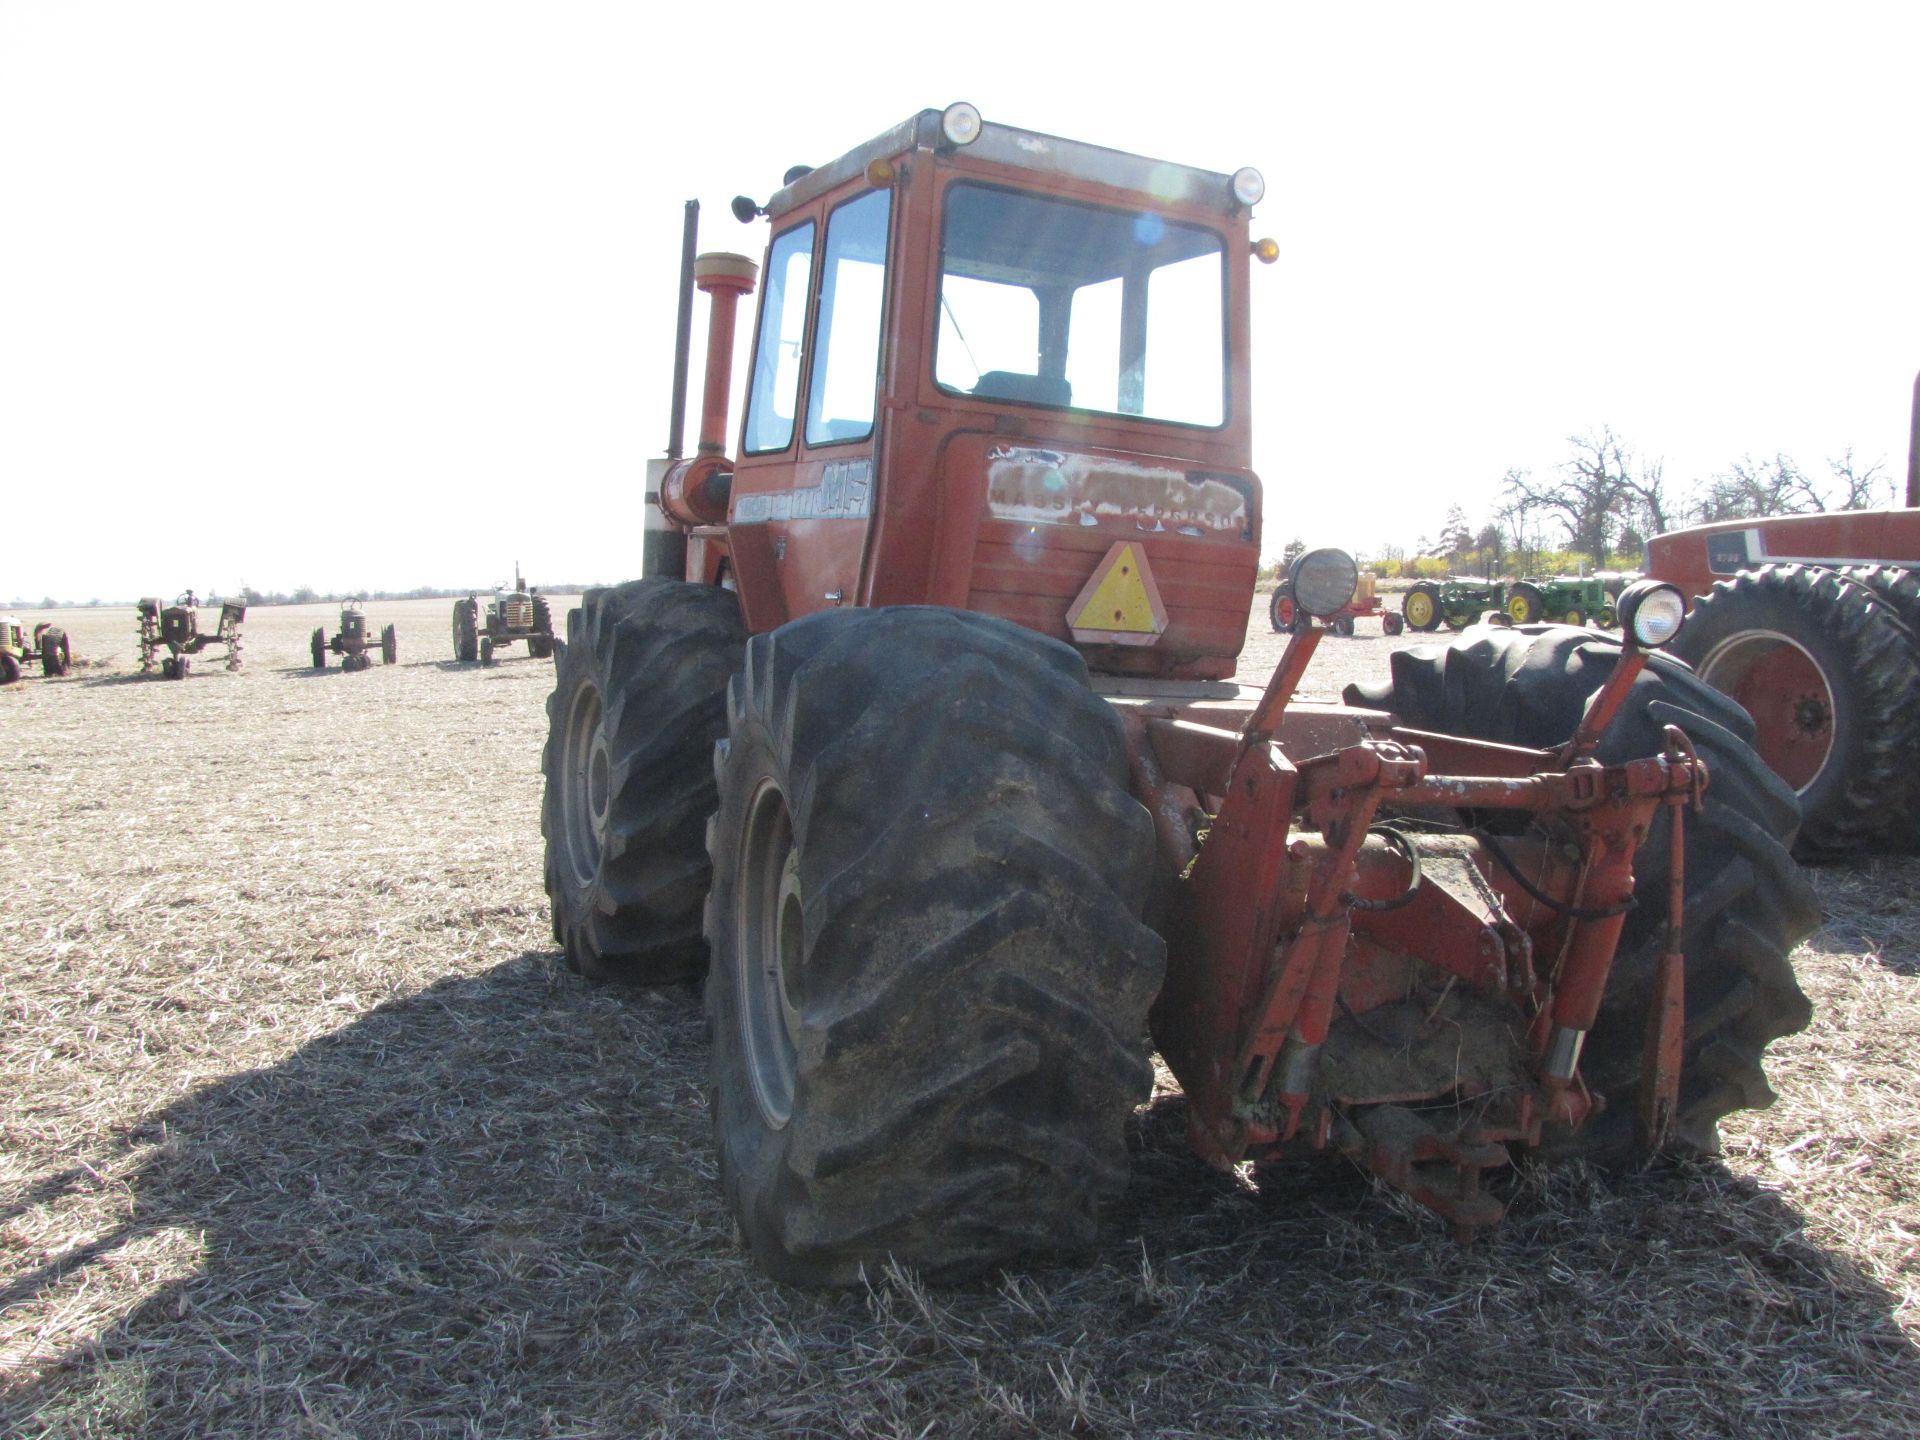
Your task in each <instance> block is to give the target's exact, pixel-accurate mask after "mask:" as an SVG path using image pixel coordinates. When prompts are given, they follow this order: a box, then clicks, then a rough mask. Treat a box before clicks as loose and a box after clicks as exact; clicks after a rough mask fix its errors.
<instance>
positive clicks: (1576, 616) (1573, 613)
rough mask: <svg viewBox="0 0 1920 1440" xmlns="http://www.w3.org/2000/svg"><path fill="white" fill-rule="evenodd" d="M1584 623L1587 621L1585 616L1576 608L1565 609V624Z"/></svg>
mask: <svg viewBox="0 0 1920 1440" xmlns="http://www.w3.org/2000/svg"><path fill="white" fill-rule="evenodd" d="M1586 623H1587V617H1586V616H1584V615H1582V614H1581V613H1580V612H1579V611H1578V610H1569V611H1567V624H1569V625H1584V624H1586Z"/></svg>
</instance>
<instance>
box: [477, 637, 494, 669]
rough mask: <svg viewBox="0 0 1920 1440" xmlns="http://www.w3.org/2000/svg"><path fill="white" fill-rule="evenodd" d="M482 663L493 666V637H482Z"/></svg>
mask: <svg viewBox="0 0 1920 1440" xmlns="http://www.w3.org/2000/svg"><path fill="white" fill-rule="evenodd" d="M480 663H481V664H482V665H491V664H493V637H492V636H491V635H482V636H481V637H480Z"/></svg>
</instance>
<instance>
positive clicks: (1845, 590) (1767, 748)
mask: <svg viewBox="0 0 1920 1440" xmlns="http://www.w3.org/2000/svg"><path fill="white" fill-rule="evenodd" d="M1673 653H1674V654H1675V655H1676V656H1678V657H1679V658H1680V659H1682V660H1685V661H1687V662H1688V663H1690V664H1691V665H1692V666H1693V667H1694V669H1695V670H1696V671H1698V672H1699V674H1700V678H1701V679H1703V680H1705V681H1706V682H1707V683H1708V684H1709V685H1712V686H1714V687H1715V688H1716V689H1719V690H1722V691H1724V692H1726V693H1727V694H1728V695H1731V696H1732V697H1733V698H1734V699H1735V700H1737V701H1739V702H1740V704H1741V705H1743V706H1745V707H1746V709H1747V711H1748V712H1749V713H1750V714H1751V715H1752V716H1753V721H1754V727H1755V729H1754V736H1755V739H1754V745H1755V748H1756V749H1757V750H1759V752H1760V756H1761V758H1762V759H1763V760H1765V761H1766V762H1767V764H1769V765H1770V766H1772V767H1773V770H1774V772H1775V773H1776V774H1778V775H1779V776H1780V777H1781V778H1782V779H1783V780H1785V781H1786V782H1787V783H1788V784H1789V785H1791V786H1792V787H1793V788H1794V790H1795V791H1796V792H1797V793H1798V795H1799V797H1800V808H1801V812H1802V820H1801V826H1800V843H1799V853H1800V855H1801V856H1802V858H1804V859H1809V860H1819V859H1828V858H1832V857H1834V856H1838V855H1845V854H1849V853H1852V852H1853V851H1856V850H1861V849H1865V848H1867V847H1869V846H1872V845H1875V844H1878V843H1882V842H1896V841H1900V840H1903V839H1904V838H1905V836H1906V834H1907V830H1908V824H1909V819H1910V815H1909V804H1910V801H1911V799H1912V796H1913V788H1912V787H1913V781H1914V776H1915V772H1916V769H1920V727H1916V725H1915V723H1914V717H1915V715H1916V714H1920V654H1916V650H1915V643H1914V637H1913V632H1912V631H1910V630H1909V629H1908V628H1907V627H1906V625H1905V624H1903V623H1902V622H1901V620H1900V618H1899V616H1898V614H1897V613H1896V612H1895V610H1894V608H1893V607H1892V606H1891V605H1889V604H1888V603H1886V602H1885V601H1883V600H1882V599H1881V598H1880V596H1879V595H1878V594H1877V593H1876V592H1875V591H1874V590H1872V589H1869V588H1866V587H1863V586H1859V585H1852V584H1849V583H1847V582H1846V581H1845V580H1844V579H1843V578H1842V576H1841V574H1840V573H1839V572H1837V571H1833V570H1824V569H1820V568H1818V567H1810V566H1805V565H1765V566H1762V567H1761V568H1760V569H1758V570H1752V571H1748V572H1745V573H1743V574H1740V575H1736V576H1734V577H1732V578H1731V579H1728V580H1720V581H1717V582H1715V584H1714V587H1713V589H1712V590H1711V591H1709V592H1708V593H1707V594H1706V595H1703V596H1701V597H1700V598H1699V599H1698V600H1696V601H1695V602H1694V606H1693V613H1692V614H1691V615H1690V616H1689V617H1688V619H1687V623H1686V626H1685V628H1684V629H1682V630H1681V632H1680V637H1679V639H1678V640H1676V641H1675V642H1674V646H1673Z"/></svg>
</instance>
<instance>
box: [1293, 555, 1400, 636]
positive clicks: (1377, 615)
mask: <svg viewBox="0 0 1920 1440" xmlns="http://www.w3.org/2000/svg"><path fill="white" fill-rule="evenodd" d="M1363 615H1364V616H1367V617H1369V618H1372V619H1378V620H1379V622H1380V633H1381V634H1382V635H1387V636H1393V635H1398V634H1400V633H1401V632H1402V631H1404V630H1405V629H1406V628H1407V622H1406V620H1405V619H1404V618H1403V617H1402V616H1400V615H1399V614H1398V613H1397V612H1395V611H1392V610H1389V609H1387V608H1386V607H1385V606H1384V605H1382V604H1381V603H1380V589H1379V581H1378V580H1376V579H1375V578H1374V576H1373V575H1371V574H1370V573H1368V572H1367V571H1365V570H1362V571H1361V572H1360V581H1359V584H1357V585H1356V586H1355V587H1354V591H1353V599H1351V600H1349V601H1348V602H1347V603H1346V605H1345V606H1343V607H1342V608H1341V610H1340V611H1339V613H1337V614H1334V615H1331V616H1329V617H1327V629H1329V630H1331V631H1332V632H1333V633H1334V634H1335V635H1343V636H1348V637H1351V636H1352V634H1353V631H1354V624H1353V622H1354V620H1355V619H1357V618H1358V617H1360V616H1363ZM1267 622H1268V623H1269V624H1270V625H1272V626H1273V628H1274V630H1275V631H1276V632H1280V631H1286V630H1293V629H1297V628H1299V627H1302V626H1305V625H1307V624H1310V623H1311V621H1310V619H1309V617H1308V615H1307V613H1306V611H1304V610H1302V609H1301V608H1300V607H1299V606H1298V605H1296V604H1295V603H1294V599H1293V581H1292V579H1291V578H1290V577H1286V576H1283V577H1282V578H1281V580H1280V583H1279V584H1277V585H1275V586H1274V587H1273V598H1272V599H1270V600H1269V601H1268V602H1267Z"/></svg>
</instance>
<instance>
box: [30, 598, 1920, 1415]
mask: <svg viewBox="0 0 1920 1440" xmlns="http://www.w3.org/2000/svg"><path fill="white" fill-rule="evenodd" d="M370 608H371V609H372V610H373V612H374V619H375V622H376V623H386V622H387V621H388V620H390V619H391V620H396V621H397V622H398V624H399V628H400V642H401V654H402V658H403V661H404V662H405V663H403V664H402V665H401V666H400V667H398V668H397V669H394V670H390V671H389V670H383V669H382V668H381V667H378V666H376V667H375V668H374V669H373V670H371V671H369V672H367V673H365V674H362V675H341V674H339V673H338V672H337V671H335V672H330V673H328V674H327V675H324V676H316V675H313V674H311V673H308V672H306V671H305V670H304V669H303V668H301V661H302V659H303V656H304V646H305V640H306V634H307V631H308V630H309V629H310V628H311V627H312V626H313V625H314V624H316V623H319V622H320V621H321V619H322V618H324V612H322V611H321V610H319V609H317V608H315V609H308V610H305V611H279V612H266V611H263V612H258V614H257V615H256V617H255V618H254V620H253V621H252V622H251V623H250V624H249V627H248V638H249V642H250V649H249V651H248V658H249V665H248V668H247V669H246V670H245V671H243V672H242V673H241V674H239V675H237V676H230V675H227V674H224V673H222V672H220V671H219V670H218V668H217V665H214V666H206V667H203V669H202V671H197V672H196V674H195V675H194V676H193V678H191V679H190V680H188V681H187V682H186V683H185V684H180V685H173V684H167V683H164V682H160V681H157V680H155V681H138V680H133V679H130V678H128V677H127V676H126V673H125V671H126V667H127V665H128V663H129V661H130V659H131V654H132V646H131V634H132V628H131V618H130V616H125V615H124V614H123V615H119V616H115V615H111V614H108V613H106V612H102V613H100V614H98V615H89V616H76V617H75V620H76V623H75V624H74V626H73V627H72V628H73V630H74V633H75V639H76V644H77V645H79V646H80V647H81V648H82V651H83V653H87V654H90V655H94V656H96V657H107V658H112V659H113V665H112V666H102V667H94V668H90V669H88V670H86V671H84V672H82V673H81V674H79V675H77V676H75V677H73V678H71V679H68V680H65V681H53V682H38V681H29V682H28V683H27V684H26V685H24V686H21V687H16V688H15V689H13V690H11V691H8V692H5V693H0V732H4V734H5V737H6V742H7V753H8V762H9V769H8V772H7V774H6V778H5V780H4V782H0V783H4V785H5V790H4V793H3V795H0V863H3V864H4V875H5V877H6V882H7V884H8V887H9V888H8V899H7V902H6V904H5V906H4V908H3V909H0V1076H4V1080H3V1081H0V1387H4V1388H0V1435H6V1436H10V1437H11V1436H40V1435H48V1436H55V1435H58V1436H66V1435H100V1436H106V1435H125V1436H134V1435H139V1436H155V1437H171V1436H182V1437H184V1436H215V1435H221V1436H244V1437H267V1436H275V1437H278V1436H354V1437H362V1436H364V1437H375V1436H442V1435H445V1436H464V1435H476V1436H608V1437H612V1436H629V1435H655V1434H658V1435H690V1436H709V1435H720V1436H735V1435H737V1436H747V1435H768V1434H783V1435H818V1436H847V1435H851V1436H923V1435H932V1436H941V1435H992V1436H1001V1435H1004V1436H1041V1435H1063V1434H1074V1435H1090V1436H1131V1435H1141V1436H1145V1435H1168V1436H1181V1435H1191V1436H1208V1437H1212V1436H1235V1435H1248V1436H1255V1435H1258V1436H1267V1435H1287V1434H1301V1435H1316V1436H1317V1435H1447V1436H1519V1435H1598V1434H1605V1435H1670V1434H1679V1433H1688V1434H1693V1435H1703V1436H1705V1435H1727V1436H1753V1435H1782V1436H1786V1435H1794V1436H1799V1435H1814V1434H1821V1435H1886V1436H1902V1437H1906V1436H1911V1435H1913V1434H1915V1433H1916V1432H1920V1352H1917V1351H1916V1341H1920V1316H1917V1315H1916V1310H1915V1298H1916V1263H1915V1247H1916V1245H1917V1244H1920V1158H1917V1157H1916V1154H1915V1146H1914V1142H1913V1138H1912V1137H1913V1133H1914V1119H1913V1117H1914V1112H1915V1100H1916V1091H1917V1090H1920V1083H1917V1082H1916V1079H1915V1067H1914V1065H1913V1062H1912V1056H1913V1054H1914V1052H1915V1047H1916V1042H1920V950H1916V944H1915V934H1916V927H1915V925H1914V923H1913V917H1912V914H1911V911H1912V910H1913V908H1914V906H1915V905H1916V903H1920V898H1917V897H1920V865H1916V863H1915V862H1912V861H1906V860H1899V861H1895V860H1882V861H1875V862H1870V863H1868V864H1866V865H1863V866H1860V867H1857V868H1852V869H1834V870H1829V871H1827V872H1824V874H1823V875H1822V876H1821V885H1822V889H1823V894H1824V897H1825V899H1826V901H1827V904H1828V907H1829V912H1830V916H1831V918H1830V922H1829V924H1828V926H1827V928H1826V930H1824V931H1823V932H1822V934H1821V935H1820V936H1818V937H1816V940H1815V943H1814V944H1812V945H1811V946H1809V947H1807V948H1806V949H1805V950H1803V952H1802V953H1801V956H1800V961H1801V967H1802V972H1803V975H1804V977H1805V981H1806V984H1807V986H1808V988H1809V990H1810V991H1811V993H1812V995H1813V997H1814V1000H1815V1003H1816V1006H1817V1007H1818V1008H1817V1018H1816V1020H1815V1023H1814V1026H1813V1028H1812V1029H1811V1030H1809V1031H1808V1032H1807V1033H1806V1034H1804V1035H1802V1036H1800V1037H1797V1038H1795V1039H1793V1040H1791V1041H1788V1042H1786V1043H1784V1044H1782V1045H1781V1046H1779V1047H1778V1051H1777V1058H1776V1061H1775V1064H1774V1077H1775V1084H1776V1088H1778V1090H1779V1091H1780V1094H1781V1100H1780V1103H1779V1104H1778V1105H1776V1106H1775V1107H1774V1108H1773V1109H1771V1110H1769V1111H1766V1112H1764V1113H1760V1114H1756V1115H1752V1116H1748V1117H1743V1118H1741V1119H1739V1120H1738V1121H1736V1122H1735V1123H1734V1124H1732V1125H1731V1126H1730V1127H1729V1131H1728V1137H1727V1157H1726V1160H1725V1163H1724V1164H1722V1163H1713V1164H1696V1165H1688V1166H1681V1167H1671V1168H1662V1169H1659V1170H1656V1171H1654V1172H1652V1173H1648V1174H1644V1175H1638V1176H1634V1177H1629V1178H1627V1179H1624V1180H1602V1179H1600V1178H1597V1177H1595V1176H1592V1175H1589V1174H1587V1173H1585V1172H1582V1171H1577V1170H1576V1171H1569V1172H1560V1173H1554V1174H1544V1175H1530V1176H1527V1177H1524V1178H1521V1179H1520V1180H1519V1181H1518V1182H1517V1183H1516V1184H1515V1186H1514V1190H1513V1197H1512V1198H1513V1214H1512V1218H1511V1219H1510V1221H1509V1223H1508V1224H1507V1225H1506V1226H1505V1227H1504V1228H1503V1229H1501V1230H1500V1231H1498V1232H1497V1233H1495V1234H1493V1235H1492V1236H1490V1237H1488V1238H1487V1239H1485V1240H1483V1241H1482V1242H1481V1243H1479V1244H1478V1245H1476V1246H1475V1247H1474V1248H1472V1249H1462V1248H1460V1247H1458V1246H1456V1245H1455V1244H1454V1243H1453V1242H1452V1241H1451V1240H1450V1239H1448V1238H1447V1236H1446V1234H1445V1233H1444V1230H1443V1228H1442V1227H1441V1226H1440V1225H1439V1224H1437V1223H1436V1222H1434V1221H1433V1220H1432V1219H1431V1218H1430V1217H1428V1216H1426V1215H1424V1214H1423V1213H1421V1212H1419V1211H1418V1210H1416V1209H1415V1208H1413V1207H1411V1206H1409V1205H1407V1204H1406V1203H1404V1202H1402V1201H1400V1200H1398V1199H1397V1198H1396V1197H1394V1196H1393V1195H1391V1194H1389V1193H1386V1192H1383V1191H1380V1190H1378V1189H1375V1188H1373V1187H1370V1186H1369V1185H1367V1184H1366V1183H1364V1182H1363V1181H1361V1180H1359V1179H1357V1178H1356V1177H1355V1176H1354V1175H1353V1174H1352V1173H1351V1172H1349V1171H1345V1170H1343V1169H1342V1168H1341V1167H1340V1165H1339V1164H1338V1163H1337V1162H1335V1163H1329V1164H1326V1165H1321V1166H1303V1167H1298V1168H1287V1169H1284V1170H1281V1171H1278V1172H1276V1173H1274V1174H1271V1175H1267V1176H1264V1177H1261V1178H1260V1179H1259V1180H1258V1181H1257V1182H1256V1181H1255V1180H1253V1179H1251V1178H1248V1179H1244V1180H1240V1181H1231V1180H1224V1179H1221V1178H1218V1177H1215V1176H1213V1175H1211V1174H1209V1173H1208V1172H1207V1171H1205V1170H1204V1169H1202V1168H1201V1167H1200V1166H1199V1165H1198V1164H1196V1163H1195V1162H1194V1161H1193V1160H1191V1159H1190V1158H1189V1157H1188V1156H1187V1154H1186V1152H1185V1150H1184V1147H1183V1144H1182V1140H1181V1128H1182V1127H1181V1116H1180V1102H1179V1100H1178V1098H1177V1096H1174V1095H1172V1094H1164V1093H1163V1094H1162V1095H1160V1096H1158V1097H1156V1099H1155V1101H1154V1103H1153V1104H1152V1105H1150V1106H1148V1107H1146V1108H1145V1109H1143V1110H1142V1112H1141V1114H1140V1116H1139V1122H1138V1125H1137V1133H1136V1154H1135V1177H1136V1178H1135V1184H1134V1186H1133V1188H1132V1191H1131V1192H1130V1194H1129V1196H1128V1198H1127V1201H1126V1203H1125V1205H1124V1206H1123V1207H1122V1208H1121V1209H1120V1210H1118V1211H1117V1212H1116V1213H1114V1214H1112V1215H1111V1216H1109V1217H1108V1220H1107V1224H1106V1228H1105V1232H1104V1233H1105V1236H1106V1239H1105V1243H1104V1246H1103V1248H1102V1249H1101V1251H1100V1252H1099V1253H1098V1254H1097V1255H1095V1256H1094V1257H1092V1263H1091V1265H1090V1266H1089V1267H1087V1268H1084V1269H1057V1270H1044V1271H1038V1272H1031V1273H1024V1274H1019V1275H1012V1276H1007V1277H1003V1278H1002V1279H1000V1280H999V1281H998V1282H997V1283H994V1284H990V1285H985V1286H981V1287H978V1288H974V1289H966V1290H958V1291H953V1290H946V1291H935V1290H930V1289H928V1288H926V1287H923V1286H922V1285H920V1284H919V1283H918V1282H917V1281H916V1280H915V1279H914V1278H913V1277H912V1276H910V1275H905V1274H897V1273H894V1274H882V1275H876V1276H874V1277H872V1281H871V1285H870V1287H869V1288H868V1289H867V1290H865V1291H864V1292H860V1293H854V1294H845V1295H826V1296H821V1295H810V1294H804V1293H799V1292H794V1291H789V1290H784V1289H781V1288H780V1287H778V1286H775V1285H773V1284H771V1283H770V1282H768V1281H767V1280H765V1279H764V1278H762V1277H761V1276H760V1275H759V1274H757V1273H756V1272H755V1271H754V1270H753V1269H752V1268H751V1267H750V1266H749V1265H748V1264H747V1263H746V1261H745V1260H744V1258H743V1257H742V1255H741V1253H740V1251H739V1250H738V1249H737V1248H736V1244H735V1240H734V1236H733V1229H732V1225H731V1223H730V1221H729V1219H728V1216H727V1213H726V1210H725V1208H724V1205H723V1204H722V1201H721V1198H720V1195H719V1192H718V1189H717V1187H716V1185H715V1183H714V1176H713V1164H712V1159H711V1156H710V1152H709V1148H708V1142H707V1119H706V1112H705V1102H704V1098H703V1093H702V1090H703V1080H704V1066H705V1062H706V1041H705V1036H704V1030H703V1023H702V1020H701V1016H700V1011H699V1007H698V1004H697V1001H696V999H695V998H693V997H692V996H691V995H690V994H688V993H684V992H671V993H662V994H638V995H634V994H621V993H617V992H609V991H600V990H594V989H591V988H589V987H587V986H585V985H583V984H582V983H580V982H579V981H578V980H576V979H575V978H573V977H572V976H570V975H568V974H566V973H565V972H564V971H562V970H561V969H560V968H559V967H558V966H557V964H556V961H555V957H554V955H553V953H552V951H551V948H550V941H549V938H548V935H547V931H546V923H545V906H544V902H543V899H542V896H541V893H540V880H539V866H540V842H539V833H538V802H539V781H538V777H537V775H536V773H535V767H536V763H537V758H538V753H539V747H540V742H541V738H542V735H543V734H544V717H543V714H542V703H541V702H542V699H543V697H544V695H545V693H546V689H547V686H548V683H549V675H550V670H549V667H548V666H546V665H544V664H540V663H538V662H532V661H527V660H524V659H517V660H514V661H511V662H509V663H507V664H505V665H502V666H499V667H497V668H495V669H493V670H488V671H482V670H480V669H478V668H472V667H461V668H455V667H452V666H451V665H448V664H446V663H444V661H445V659H446V655H447V636H446V630H447V609H448V607H447V606H446V605H445V604H442V603H439V602H435V603H432V604H427V603H424V602H423V603H421V604H419V605H407V606H391V607H380V606H373V607H370ZM385 612H391V613H385ZM123 622H124V623H123ZM100 627H104V628H100ZM96 628H97V629H98V633H97V634H96V633H94V632H95V630H96ZM1265 628H1266V627H1265V625H1264V623H1262V624H1258V625H1257V626H1256V627H1255V631H1256V634H1259V633H1260V632H1262V631H1264V630H1265ZM1269 641H1270V637H1263V638H1262V639H1261V648H1260V652H1259V653H1260V655H1261V656H1264V657H1265V658H1266V660H1267V663H1271V652H1272V649H1273V647H1272V645H1271V644H1270V643H1269ZM1386 648H1388V644H1387V642H1383V641H1380V640H1379V639H1378V638H1377V637H1375V638H1366V632H1365V631H1364V630H1363V638H1362V639H1361V640H1359V641H1354V642H1347V643H1346V644H1345V645H1344V646H1337V645H1334V644H1333V642H1330V648H1329V651H1328V654H1327V656H1326V657H1325V658H1324V659H1323V661H1320V662H1316V676H1317V678H1318V680H1319V681H1320V688H1323V689H1325V688H1331V687H1332V685H1333V684H1334V683H1335V682H1337V681H1338V680H1340V679H1342V678H1345V677H1344V676H1343V675H1341V674H1339V673H1338V669H1339V667H1340V666H1341V665H1343V664H1344V665H1348V666H1360V667H1363V668H1367V669H1372V668H1376V667H1377V666H1378V665H1379V664H1381V663H1382V661H1383V658H1384V651H1385V649H1386ZM115 667H117V668H115Z"/></svg>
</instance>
